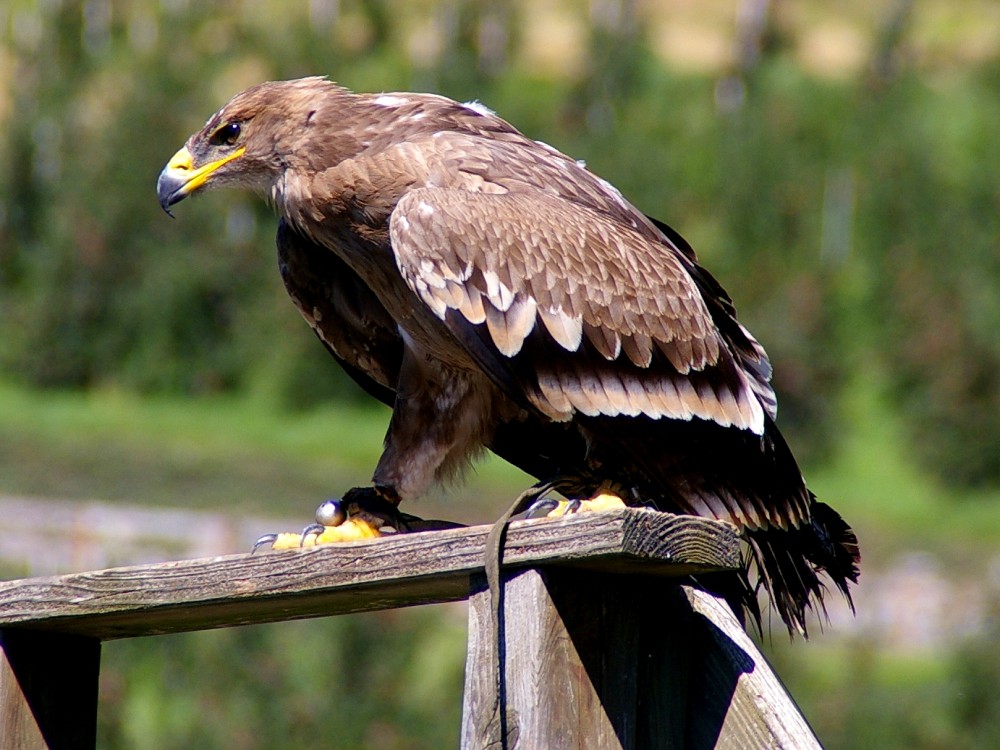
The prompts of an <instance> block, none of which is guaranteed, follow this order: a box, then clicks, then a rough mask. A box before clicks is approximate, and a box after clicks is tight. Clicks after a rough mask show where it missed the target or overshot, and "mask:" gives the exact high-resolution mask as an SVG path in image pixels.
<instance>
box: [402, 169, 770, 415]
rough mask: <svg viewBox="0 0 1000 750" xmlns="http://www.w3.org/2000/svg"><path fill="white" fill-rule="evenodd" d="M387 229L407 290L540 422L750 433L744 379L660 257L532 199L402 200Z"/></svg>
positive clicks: (700, 305) (658, 249) (569, 208)
mask: <svg viewBox="0 0 1000 750" xmlns="http://www.w3.org/2000/svg"><path fill="white" fill-rule="evenodd" d="M389 228H390V240H391V243H392V247H393V252H394V253H395V257H396V263H397V266H398V268H399V271H400V273H401V274H402V276H403V278H404V279H405V281H406V282H407V284H408V285H409V286H410V288H411V289H412V290H413V291H414V292H415V293H416V294H417V296H418V297H419V298H420V299H421V300H422V301H423V302H424V304H426V305H427V306H428V307H429V308H430V309H431V310H432V311H433V312H434V313H435V314H436V315H437V316H438V317H439V318H441V319H442V320H446V321H448V322H450V323H451V325H452V326H453V327H454V326H455V325H459V326H464V327H468V328H473V329H476V330H475V331H474V333H475V335H477V336H478V337H479V338H480V339H483V338H486V339H488V341H489V342H490V343H491V344H492V350H493V351H494V352H495V355H494V356H493V357H492V358H490V361H483V355H482V352H483V351H484V347H483V346H480V345H479V343H478V342H477V343H476V345H475V347H474V348H475V352H476V353H477V354H478V356H479V359H478V361H479V363H480V365H481V366H482V367H483V368H484V370H486V371H487V372H489V371H490V370H491V369H497V368H499V369H503V370H505V371H507V372H508V373H509V372H514V373H516V377H515V380H517V382H518V383H519V385H520V387H521V388H523V391H524V392H523V393H519V394H514V395H516V396H517V397H518V398H520V399H523V398H525V396H526V397H527V399H528V400H529V401H530V402H531V403H532V404H533V405H535V406H536V407H537V408H539V409H540V410H541V411H542V412H544V413H545V414H547V415H548V416H550V417H552V418H554V419H558V420H560V421H563V420H566V419H569V418H570V417H571V416H572V414H573V412H574V411H579V412H581V413H583V414H587V415H589V416H594V415H605V416H615V415H619V414H624V415H630V416H637V415H639V414H643V415H645V416H648V417H651V418H654V419H658V418H661V417H667V418H673V419H685V420H687V419H691V418H692V417H698V418H701V419H706V420H711V421H714V422H717V423H718V424H721V425H724V426H735V427H739V428H742V429H749V430H752V431H754V432H757V433H758V434H760V433H761V432H762V430H763V424H764V419H763V415H764V410H763V408H762V405H761V402H760V400H759V399H758V397H757V395H756V394H755V391H754V389H753V387H752V384H751V382H750V377H749V376H748V374H747V373H745V372H744V371H743V370H742V369H741V368H740V366H739V364H738V361H737V358H736V357H735V356H734V355H733V353H732V352H731V351H730V349H729V346H728V344H727V341H726V340H725V339H724V338H723V336H722V335H721V334H720V332H719V329H718V327H717V326H716V324H715V322H714V321H713V318H712V315H711V312H710V310H709V308H708V303H707V302H706V300H705V298H704V296H703V293H702V290H701V288H700V287H699V285H698V284H697V283H696V282H695V280H694V279H693V278H692V276H691V274H690V272H689V270H688V266H689V265H691V263H690V261H688V260H687V259H686V258H684V257H683V256H682V255H681V254H680V253H678V252H677V251H676V250H675V249H674V248H673V247H672V246H670V245H668V244H666V243H663V244H657V243H655V242H653V241H651V240H650V239H649V238H647V237H645V236H643V235H641V234H639V233H638V232H636V231H634V230H632V229H631V228H629V227H626V226H624V225H622V224H620V223H619V222H616V221H615V220H613V219H611V218H610V217H608V216H606V215H604V214H602V213H600V212H598V211H594V210H592V209H589V208H587V207H584V206H580V205H578V204H574V203H571V202H569V201H567V200H565V199H563V198H560V197H558V196H554V195H550V194H547V193H545V192H542V191H540V190H535V191H522V192H516V193H507V194H495V193H491V194H486V193H476V192H469V191H462V190H447V189H440V188H424V189H419V190H414V191H412V192H410V193H408V194H407V195H406V196H404V197H403V198H402V199H401V200H400V201H399V203H398V204H397V206H396V208H395V209H394V211H393V213H392V216H391V218H390V227H389ZM449 310H454V311H457V312H458V313H459V315H457V316H455V315H448V311H449ZM461 333H462V334H463V335H469V334H470V333H471V332H470V331H468V330H466V331H463V332H461ZM463 335H460V336H459V338H460V339H461V338H463ZM488 348H490V347H487V349H488ZM502 381H503V382H504V383H509V382H510V380H509V378H508V377H506V376H505V377H504V378H503V379H502Z"/></svg>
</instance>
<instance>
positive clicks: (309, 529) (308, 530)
mask: <svg viewBox="0 0 1000 750" xmlns="http://www.w3.org/2000/svg"><path fill="white" fill-rule="evenodd" d="M324 531H326V526H324V525H323V524H321V523H311V524H309V525H308V526H306V527H305V528H304V529H302V536H301V537H300V538H299V546H300V547H304V546H305V544H306V539H308V538H309V537H311V536H319V535H320V534H322V533H323V532H324Z"/></svg>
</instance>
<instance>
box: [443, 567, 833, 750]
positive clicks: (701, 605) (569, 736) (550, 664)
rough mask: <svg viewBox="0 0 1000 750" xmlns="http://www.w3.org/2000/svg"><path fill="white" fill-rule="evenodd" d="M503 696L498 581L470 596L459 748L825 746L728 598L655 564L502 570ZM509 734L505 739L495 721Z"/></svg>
mask: <svg viewBox="0 0 1000 750" xmlns="http://www.w3.org/2000/svg"><path fill="white" fill-rule="evenodd" d="M503 591H504V594H503V616H502V620H501V623H502V627H501V631H502V636H503V638H502V640H501V643H502V644H504V649H503V665H504V679H503V680H502V681H501V691H502V693H501V699H500V701H499V707H500V708H501V710H502V711H503V714H502V715H503V717H504V719H503V721H502V722H501V720H500V718H499V717H500V715H501V714H500V713H499V712H497V713H494V710H493V709H494V706H496V705H497V700H496V697H495V696H496V686H495V684H494V680H493V675H494V672H493V671H492V670H493V664H494V663H495V661H496V659H497V655H496V648H495V645H494V644H495V640H494V636H493V632H492V622H491V602H490V593H489V591H488V590H487V589H486V588H485V581H480V583H479V586H478V587H477V590H476V591H474V593H473V595H472V597H471V598H470V609H469V647H468V653H467V661H466V687H465V698H464V704H463V714H462V744H461V746H462V749H463V750H485V749H486V748H490V749H491V750H493V749H496V750H501V749H502V750H534V749H536V748H537V749H539V750H542V749H545V750H549V749H552V750H556V749H566V750H569V749H570V748H573V749H579V750H672V749H675V748H676V749H677V750H680V749H681V748H695V749H696V750H701V749H706V750H707V749H708V748H719V749H725V750H744V749H745V750H757V749H759V750H765V749H767V748H789V749H792V748H794V749H795V750H812V749H816V750H818V749H819V748H820V745H819V743H818V742H817V741H816V739H815V737H814V735H813V734H812V731H811V730H810V729H809V726H808V724H807V723H806V722H805V719H804V718H803V717H802V715H801V714H800V713H799V711H798V709H797V707H796V706H795V704H794V703H793V702H792V700H791V699H790V697H789V696H788V694H787V692H786V691H785V690H784V687H783V686H782V685H781V683H780V682H779V681H778V679H777V678H776V677H775V675H774V673H773V672H772V671H771V670H770V668H769V666H768V665H767V662H766V660H765V659H764V657H763V656H762V655H761V654H760V652H759V651H758V650H757V648H756V646H754V644H753V642H752V641H751V640H750V639H749V638H748V637H747V636H746V633H744V631H743V629H742V628H741V627H740V624H739V623H738V622H737V620H736V618H735V617H734V616H733V614H732V612H731V611H730V610H729V608H728V607H727V606H726V605H725V604H724V603H723V602H721V601H719V600H717V599H715V597H713V596H711V595H709V594H706V593H705V592H703V591H700V590H697V589H693V588H690V587H688V586H681V585H678V584H676V583H671V582H670V581H669V580H665V579H663V578H654V577H649V576H627V577H626V576H620V575H608V574H594V573H591V572H582V571H578V570H565V569H558V568H547V569H544V570H538V569H532V570H526V571H514V572H511V573H508V574H506V575H505V577H504V585H503ZM502 733H505V734H506V738H507V741H506V744H504V743H503V742H502V741H501V734H502Z"/></svg>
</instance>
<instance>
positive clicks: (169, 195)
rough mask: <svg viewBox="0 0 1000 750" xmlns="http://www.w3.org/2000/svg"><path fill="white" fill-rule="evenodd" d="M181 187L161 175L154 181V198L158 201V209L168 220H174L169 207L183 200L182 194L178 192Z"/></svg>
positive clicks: (180, 184)
mask: <svg viewBox="0 0 1000 750" xmlns="http://www.w3.org/2000/svg"><path fill="white" fill-rule="evenodd" d="M182 187H183V184H182V183H179V182H178V181H177V180H176V179H173V178H171V177H169V176H167V175H165V174H162V173H161V174H160V177H159V179H157V181H156V197H157V198H158V199H159V201H160V208H162V209H163V211H164V213H166V214H167V216H169V217H170V218H174V214H173V212H172V211H171V210H170V207H171V206H172V205H174V204H175V203H178V202H179V201H181V200H183V199H184V194H183V193H181V192H180V190H181V188H182Z"/></svg>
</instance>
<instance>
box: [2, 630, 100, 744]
mask: <svg viewBox="0 0 1000 750" xmlns="http://www.w3.org/2000/svg"><path fill="white" fill-rule="evenodd" d="M100 663H101V643H100V641H98V640H97V639H96V638H86V637H83V636H78V635H70V634H64V633H38V632H35V631H31V630H0V749H2V750H93V748H94V747H95V746H96V743H97V686H98V676H99V671H100Z"/></svg>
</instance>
